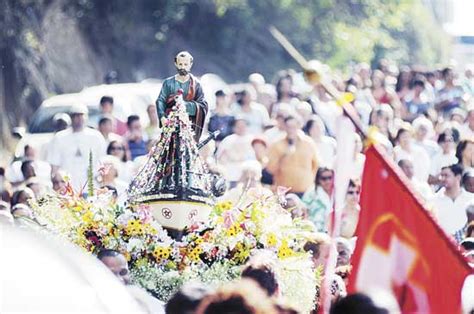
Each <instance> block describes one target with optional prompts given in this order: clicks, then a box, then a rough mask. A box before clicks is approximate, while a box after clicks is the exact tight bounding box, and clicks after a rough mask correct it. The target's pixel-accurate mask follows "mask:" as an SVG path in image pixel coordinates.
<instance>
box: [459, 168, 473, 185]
mask: <svg viewBox="0 0 474 314" xmlns="http://www.w3.org/2000/svg"><path fill="white" fill-rule="evenodd" d="M469 178H474V169H472V168H470V169H467V170H466V171H465V172H464V174H463V175H462V180H461V184H462V186H464V187H466V183H467V180H468V179H469Z"/></svg>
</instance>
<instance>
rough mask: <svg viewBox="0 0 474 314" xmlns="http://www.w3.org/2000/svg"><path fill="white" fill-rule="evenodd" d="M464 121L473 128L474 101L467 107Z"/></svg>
mask: <svg viewBox="0 0 474 314" xmlns="http://www.w3.org/2000/svg"><path fill="white" fill-rule="evenodd" d="M466 123H467V125H468V126H469V128H470V129H471V130H474V101H471V105H470V106H469V107H468V108H467V115H466Z"/></svg>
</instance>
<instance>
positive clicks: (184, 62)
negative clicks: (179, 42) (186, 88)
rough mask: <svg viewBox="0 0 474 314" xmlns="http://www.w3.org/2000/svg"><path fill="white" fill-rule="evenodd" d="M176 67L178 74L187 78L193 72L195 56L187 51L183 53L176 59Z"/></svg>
mask: <svg viewBox="0 0 474 314" xmlns="http://www.w3.org/2000/svg"><path fill="white" fill-rule="evenodd" d="M174 65H175V66H176V70H177V71H178V74H179V75H181V76H185V75H187V74H189V73H190V72H191V68H192V66H193V56H191V54H190V53H189V52H187V51H181V52H179V53H178V54H177V55H176V57H174Z"/></svg>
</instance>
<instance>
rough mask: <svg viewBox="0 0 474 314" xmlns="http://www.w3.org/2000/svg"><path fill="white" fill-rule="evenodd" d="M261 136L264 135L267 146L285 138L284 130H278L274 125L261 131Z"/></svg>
mask: <svg viewBox="0 0 474 314" xmlns="http://www.w3.org/2000/svg"><path fill="white" fill-rule="evenodd" d="M263 136H264V137H265V140H266V141H267V144H268V146H270V145H272V144H274V143H276V142H278V141H279V140H281V139H283V138H285V136H286V132H285V131H283V130H280V129H279V128H277V127H276V126H275V127H273V128H271V129H269V130H266V131H265V132H264V133H263Z"/></svg>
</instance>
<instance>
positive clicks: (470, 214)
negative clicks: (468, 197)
mask: <svg viewBox="0 0 474 314" xmlns="http://www.w3.org/2000/svg"><path fill="white" fill-rule="evenodd" d="M466 216H467V222H468V223H471V221H474V200H472V201H471V202H469V203H468V204H467V206H466Z"/></svg>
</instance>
